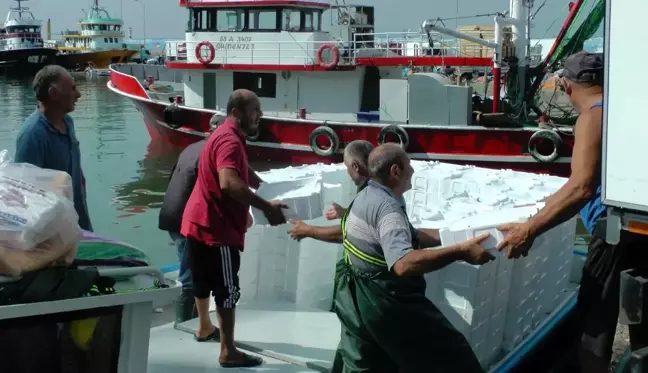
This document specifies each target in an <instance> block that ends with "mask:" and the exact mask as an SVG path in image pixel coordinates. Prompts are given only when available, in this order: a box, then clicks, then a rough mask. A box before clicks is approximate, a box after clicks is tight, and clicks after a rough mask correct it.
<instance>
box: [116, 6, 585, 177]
mask: <svg viewBox="0 0 648 373" xmlns="http://www.w3.org/2000/svg"><path fill="white" fill-rule="evenodd" d="M583 1H584V0H580V1H577V2H576V3H575V4H574V6H573V7H572V9H571V11H570V14H569V16H568V18H567V21H566V23H565V27H566V28H569V26H570V24H571V22H572V21H573V17H574V16H575V14H576V13H578V12H579V9H580V5H581V4H582V2H583ZM180 6H181V7H184V8H186V9H187V10H188V12H189V24H188V30H187V33H186V36H185V40H182V41H174V42H169V43H168V44H167V48H166V49H167V52H169V51H171V53H167V56H171V58H168V59H167V63H166V66H165V67H156V68H152V67H150V66H146V67H143V66H133V65H114V66H113V67H112V71H111V82H109V84H108V85H109V88H110V89H112V90H114V91H115V92H117V93H119V94H122V95H125V96H127V97H130V98H132V99H133V101H134V102H135V104H136V105H137V107H138V108H139V109H140V111H141V112H142V113H143V115H144V121H145V123H146V125H147V129H148V131H149V133H150V135H151V137H152V138H153V141H165V142H168V143H170V144H173V145H177V146H186V145H188V144H190V143H192V142H195V141H198V140H199V139H201V138H204V137H206V136H207V135H208V134H209V133H210V131H211V130H212V128H211V127H210V120H211V119H212V117H213V116H214V115H215V114H216V115H222V116H224V115H225V113H224V109H225V107H226V103H227V99H228V97H229V95H230V93H231V92H232V91H233V90H235V89H240V88H245V89H249V90H252V91H254V92H255V93H256V94H257V95H258V96H259V98H260V100H261V104H262V109H263V111H264V115H263V117H262V122H263V124H264V125H262V131H261V132H259V133H257V134H252V135H249V136H248V142H249V145H250V152H251V156H256V157H261V158H262V159H272V160H273V161H285V162H287V163H312V162H329V161H335V160H339V158H340V156H341V154H342V152H343V149H344V145H345V144H346V143H348V142H350V141H353V140H356V139H365V140H368V141H371V142H372V143H383V142H387V141H395V142H398V143H400V144H401V146H403V147H404V148H405V149H406V150H407V152H408V153H409V154H410V156H411V157H412V158H415V159H432V160H441V161H446V162H456V163H463V164H475V165H480V166H485V167H496V168H512V169H517V170H527V171H533V172H548V173H552V174H557V175H563V176H564V175H568V174H569V172H570V168H569V162H570V159H571V151H572V146H573V138H572V135H571V127H568V126H560V125H557V124H556V125H554V124H553V123H552V125H551V126H549V127H548V128H543V127H539V125H538V122H542V121H544V119H545V118H549V117H551V113H550V112H548V111H543V108H542V107H538V105H536V104H535V101H534V95H535V92H534V91H533V92H532V90H537V87H535V86H534V85H532V84H526V83H525V82H527V81H533V79H531V78H534V77H535V78H536V80H537V79H540V78H541V77H540V73H539V72H541V73H542V74H541V75H542V76H544V71H545V70H546V69H545V68H546V66H544V67H543V66H542V63H545V62H546V61H547V60H548V58H549V57H550V56H551V55H553V51H551V53H549V54H548V57H547V59H545V61H543V62H542V63H541V64H539V65H537V66H531V65H530V64H531V61H532V59H531V57H530V56H528V55H527V53H526V51H527V44H528V42H529V40H530V39H529V38H528V35H527V33H526V30H527V29H528V27H527V22H528V15H529V14H530V13H529V11H530V10H529V8H528V3H527V2H525V1H522V0H514V1H512V4H511V11H510V17H507V16H503V15H500V16H496V17H495V19H494V23H495V26H494V27H492V28H491V29H492V34H493V37H494V39H493V40H489V39H487V38H486V37H487V36H485V34H488V33H487V32H484V31H480V32H478V33H477V35H475V34H474V33H473V34H470V33H466V32H459V31H456V30H451V29H448V28H445V27H441V26H440V22H436V21H434V20H430V21H426V22H424V23H423V25H422V31H421V32H398V33H377V32H375V30H374V8H373V7H370V6H351V5H330V4H328V3H322V2H315V1H298V0H256V1H255V0H248V1H222V0H219V1H216V0H202V1H193V0H181V1H180ZM325 15H330V19H331V22H330V25H328V27H324V22H325V21H324V20H325V18H326V17H325ZM561 42H562V37H561V38H557V40H556V43H557V44H559V43H561ZM185 56H186V57H185ZM539 67H540V68H539ZM405 71H407V72H405ZM534 74H535V75H534ZM477 75H482V77H481V78H480V79H481V83H477V84H473V85H472V86H469V85H468V84H467V83H468V82H470V81H471V80H473V78H474V77H475V76H477ZM143 82H145V83H143ZM143 84H144V85H143ZM502 85H504V86H502ZM145 87H146V88H145ZM502 93H505V94H504V95H503V94H502ZM502 96H504V97H502ZM174 97H178V99H174ZM170 101H174V102H170ZM212 123H213V121H212Z"/></svg>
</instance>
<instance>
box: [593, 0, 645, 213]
mask: <svg viewBox="0 0 648 373" xmlns="http://www.w3.org/2000/svg"><path fill="white" fill-rule="evenodd" d="M606 3H607V7H608V8H607V12H606V17H605V23H606V30H605V31H606V32H605V59H606V64H605V68H606V70H605V71H606V81H605V96H604V103H605V108H604V120H603V195H602V197H603V202H604V203H605V204H606V205H608V206H614V207H620V208H627V209H632V210H636V211H646V212H648V159H647V157H646V156H645V155H646V153H644V151H645V150H646V149H648V118H646V114H645V112H644V109H645V108H646V106H647V105H648V87H647V86H646V85H644V84H643V83H642V78H641V76H640V74H638V73H637V70H636V69H635V68H634V67H633V66H635V67H636V66H638V65H639V66H640V65H642V64H644V63H646V61H648V48H645V49H644V48H643V46H644V43H646V36H645V34H644V33H642V32H641V31H640V30H641V27H640V25H642V24H643V22H645V15H646V14H647V13H648V1H646V0H623V1H607V2H606Z"/></svg>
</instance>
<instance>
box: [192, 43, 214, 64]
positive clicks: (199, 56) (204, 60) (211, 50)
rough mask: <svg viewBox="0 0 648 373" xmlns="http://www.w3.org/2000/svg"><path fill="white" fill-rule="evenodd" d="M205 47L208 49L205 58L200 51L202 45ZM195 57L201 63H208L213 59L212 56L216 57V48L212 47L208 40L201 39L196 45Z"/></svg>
mask: <svg viewBox="0 0 648 373" xmlns="http://www.w3.org/2000/svg"><path fill="white" fill-rule="evenodd" d="M205 46H206V47H207V49H209V54H208V55H207V58H205V57H203V56H202V53H200V51H201V49H202V47H205ZM195 52H196V58H197V59H198V62H200V63H202V64H203V65H207V64H210V63H211V62H212V61H213V60H214V57H216V49H215V48H214V45H213V44H212V43H210V42H208V41H201V42H200V43H198V45H196V51H195Z"/></svg>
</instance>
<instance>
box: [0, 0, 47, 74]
mask: <svg viewBox="0 0 648 373" xmlns="http://www.w3.org/2000/svg"><path fill="white" fill-rule="evenodd" d="M25 1H27V0H16V2H17V3H18V5H17V6H16V7H11V8H10V9H9V13H8V14H7V18H6V20H5V22H4V24H3V26H2V28H0V69H3V70H5V71H8V72H9V71H10V72H11V73H26V74H30V73H34V72H35V71H38V70H39V69H40V68H42V67H43V66H45V65H48V64H51V63H54V58H55V56H56V53H57V50H56V49H54V48H50V47H47V46H46V45H45V44H44V42H43V37H42V35H41V25H42V21H40V20H38V19H36V18H35V17H34V15H33V13H32V12H31V11H30V10H29V8H27V7H24V6H22V3H23V2H25Z"/></svg>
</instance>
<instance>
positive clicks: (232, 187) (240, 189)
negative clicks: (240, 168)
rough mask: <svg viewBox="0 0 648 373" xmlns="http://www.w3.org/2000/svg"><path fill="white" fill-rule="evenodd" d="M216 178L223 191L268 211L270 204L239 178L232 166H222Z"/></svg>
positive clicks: (245, 202)
mask: <svg viewBox="0 0 648 373" xmlns="http://www.w3.org/2000/svg"><path fill="white" fill-rule="evenodd" d="M218 180H219V181H220V187H221V190H222V191H223V193H225V194H227V195H229V196H230V197H232V198H234V199H236V200H238V201H241V203H243V204H249V205H251V206H252V207H255V208H257V209H259V210H261V211H269V210H270V209H271V208H272V205H270V203H269V202H268V201H266V200H265V199H263V198H261V197H259V196H258V195H256V194H255V193H254V192H252V191H251V190H250V188H249V187H248V186H247V185H246V184H245V182H243V180H241V178H240V177H239V175H238V172H237V171H236V170H235V169H233V168H223V169H221V170H220V171H218Z"/></svg>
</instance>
